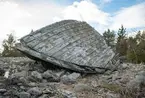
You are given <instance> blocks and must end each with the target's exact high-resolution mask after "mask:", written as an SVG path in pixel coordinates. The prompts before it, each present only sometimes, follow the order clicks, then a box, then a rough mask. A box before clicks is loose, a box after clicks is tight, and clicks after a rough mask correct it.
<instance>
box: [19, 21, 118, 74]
mask: <svg viewBox="0 0 145 98" xmlns="http://www.w3.org/2000/svg"><path fill="white" fill-rule="evenodd" d="M16 48H17V49H18V50H19V51H21V52H22V53H24V54H25V55H26V56H28V57H30V58H32V59H34V60H39V61H42V62H44V63H46V64H45V65H46V66H47V67H56V68H65V69H69V70H72V71H77V72H81V73H104V72H105V71H106V70H115V69H116V68H117V64H116V59H117V58H116V56H115V53H114V52H113V51H112V49H111V48H110V47H108V46H107V44H106V42H105V40H104V38H103V36H102V35H101V34H99V33H98V32H97V31H96V30H95V29H94V28H93V27H91V26H90V25H89V24H88V23H86V22H82V21H76V20H62V21H60V22H56V23H54V24H51V25H48V26H46V27H43V28H41V29H39V30H36V31H34V32H31V33H30V34H28V35H26V36H24V37H22V38H21V39H20V43H19V44H17V45H16Z"/></svg>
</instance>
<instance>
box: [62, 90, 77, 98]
mask: <svg viewBox="0 0 145 98" xmlns="http://www.w3.org/2000/svg"><path fill="white" fill-rule="evenodd" d="M62 95H63V97H64V98H77V97H76V95H75V93H73V92H70V91H66V90H65V91H63V92H62Z"/></svg>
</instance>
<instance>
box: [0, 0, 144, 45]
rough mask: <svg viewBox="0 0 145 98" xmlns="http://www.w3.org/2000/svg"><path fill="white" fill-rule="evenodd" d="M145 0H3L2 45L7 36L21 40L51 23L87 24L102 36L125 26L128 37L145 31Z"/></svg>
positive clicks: (0, 17)
mask: <svg viewBox="0 0 145 98" xmlns="http://www.w3.org/2000/svg"><path fill="white" fill-rule="evenodd" d="M144 10H145V0H0V44H1V42H2V41H3V39H5V38H6V36H7V34H10V33H13V34H14V35H15V36H16V37H17V38H18V39H19V38H21V37H22V36H24V35H27V34H29V33H30V31H31V30H32V29H33V30H34V31H35V30H37V29H40V28H42V27H44V26H46V25H49V24H51V23H54V22H57V21H60V20H64V19H75V20H79V21H86V22H87V23H89V24H90V25H91V26H93V27H94V28H95V29H96V30H97V31H98V32H99V33H101V34H102V33H103V32H104V31H105V30H107V29H108V28H110V29H111V30H116V31H117V30H118V28H120V27H121V25H123V26H124V27H125V28H127V31H128V33H129V34H133V32H134V31H137V30H145V11H144Z"/></svg>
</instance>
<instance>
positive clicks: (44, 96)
mask: <svg viewBox="0 0 145 98" xmlns="http://www.w3.org/2000/svg"><path fill="white" fill-rule="evenodd" d="M39 98H50V97H49V95H48V94H43V95H42V96H40V97H39Z"/></svg>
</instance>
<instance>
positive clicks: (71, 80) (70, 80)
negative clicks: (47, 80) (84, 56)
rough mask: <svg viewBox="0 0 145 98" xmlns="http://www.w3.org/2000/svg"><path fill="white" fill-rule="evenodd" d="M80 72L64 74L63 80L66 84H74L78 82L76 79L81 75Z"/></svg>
mask: <svg viewBox="0 0 145 98" xmlns="http://www.w3.org/2000/svg"><path fill="white" fill-rule="evenodd" d="M80 76H81V75H80V73H75V72H74V73H72V74H70V75H64V76H62V77H61V81H62V82H63V83H64V84H73V83H75V82H76V80H77V79H78V78H79V77H80Z"/></svg>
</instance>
